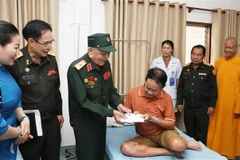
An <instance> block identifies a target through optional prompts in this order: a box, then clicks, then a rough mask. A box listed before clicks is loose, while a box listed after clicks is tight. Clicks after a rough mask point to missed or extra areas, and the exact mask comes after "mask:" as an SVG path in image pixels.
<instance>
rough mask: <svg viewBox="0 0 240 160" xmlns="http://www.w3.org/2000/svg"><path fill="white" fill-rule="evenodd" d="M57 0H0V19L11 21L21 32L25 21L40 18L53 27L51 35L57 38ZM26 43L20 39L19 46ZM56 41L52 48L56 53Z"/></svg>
mask: <svg viewBox="0 0 240 160" xmlns="http://www.w3.org/2000/svg"><path fill="white" fill-rule="evenodd" d="M58 6H59V1H58V0H2V1H0V19H2V20H6V21H8V22H11V23H13V24H14V25H15V26H16V27H17V28H18V29H19V32H20V34H21V32H22V29H23V27H24V26H25V25H26V23H27V22H28V21H30V20H33V19H40V20H43V21H46V22H47V23H49V24H50V25H51V26H52V28H53V32H52V33H53V37H54V39H55V41H56V40H57V39H58V9H59V7H58ZM25 45H26V41H25V40H24V39H23V37H22V40H21V45H20V48H21V47H23V46H25ZM57 48H58V47H57V43H55V45H54V46H53V47H52V50H53V51H54V52H55V53H56V54H57Z"/></svg>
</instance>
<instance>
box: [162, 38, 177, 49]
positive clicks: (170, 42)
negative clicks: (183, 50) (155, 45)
mask: <svg viewBox="0 0 240 160" xmlns="http://www.w3.org/2000/svg"><path fill="white" fill-rule="evenodd" d="M164 44H169V45H170V46H171V47H172V49H174V44H173V42H172V41H171V40H165V41H163V42H162V47H163V45H164Z"/></svg>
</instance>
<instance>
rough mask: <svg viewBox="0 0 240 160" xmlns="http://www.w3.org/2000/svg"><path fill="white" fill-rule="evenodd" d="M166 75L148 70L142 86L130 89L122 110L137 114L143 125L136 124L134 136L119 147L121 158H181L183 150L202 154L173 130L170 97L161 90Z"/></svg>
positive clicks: (196, 144) (199, 148)
mask: <svg viewBox="0 0 240 160" xmlns="http://www.w3.org/2000/svg"><path fill="white" fill-rule="evenodd" d="M166 82H167V74H166V73H165V71H163V70H162V69H160V68H151V69H149V70H148V72H147V75H146V78H145V83H144V84H143V85H141V86H139V87H136V88H132V89H131V90H130V91H129V92H128V94H127V97H126V103H125V106H126V107H128V108H129V109H131V110H132V111H133V113H140V114H141V115H142V118H143V119H144V123H142V122H139V123H135V128H136V132H137V136H136V137H134V138H131V139H129V140H127V141H126V142H124V143H123V144H122V145H121V151H122V153H123V154H125V155H127V156H131V157H149V156H160V155H161V156H166V155H171V156H175V157H180V158H183V157H184V154H183V151H184V150H185V149H187V148H188V149H193V150H201V149H202V148H201V145H200V144H199V143H197V142H196V141H191V140H190V141H187V140H186V139H185V138H183V137H181V136H180V135H179V133H178V132H177V130H175V112H174V107H173V103H172V99H171V96H170V95H169V94H168V93H167V92H166V91H164V90H163V88H164V87H165V85H166Z"/></svg>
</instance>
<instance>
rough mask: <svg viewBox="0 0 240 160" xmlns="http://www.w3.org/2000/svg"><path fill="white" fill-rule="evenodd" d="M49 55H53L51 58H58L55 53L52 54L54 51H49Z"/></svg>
mask: <svg viewBox="0 0 240 160" xmlns="http://www.w3.org/2000/svg"><path fill="white" fill-rule="evenodd" d="M48 55H51V56H54V57H55V56H56V55H55V53H54V52H52V51H49V52H48Z"/></svg>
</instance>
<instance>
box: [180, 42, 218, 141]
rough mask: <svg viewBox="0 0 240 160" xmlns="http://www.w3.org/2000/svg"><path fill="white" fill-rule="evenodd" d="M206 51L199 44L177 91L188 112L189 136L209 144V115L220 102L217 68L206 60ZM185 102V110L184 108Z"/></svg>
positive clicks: (187, 127)
mask: <svg viewBox="0 0 240 160" xmlns="http://www.w3.org/2000/svg"><path fill="white" fill-rule="evenodd" d="M205 53H206V49H205V47H204V46H202V45H196V46H194V47H193V48H192V50H191V63H189V64H186V65H185V66H184V67H183V69H182V72H181V75H180V79H179V84H178V88H177V104H178V109H179V111H180V112H181V113H183V111H184V124H185V126H186V130H187V134H188V135H189V136H191V137H193V138H194V139H195V140H197V141H201V142H202V143H204V144H206V138H207V129H208V121H209V116H211V115H212V114H213V112H214V107H215V104H216V100H217V84H216V83H217V82H216V76H215V75H214V68H213V66H212V65H211V64H209V63H206V62H205V61H203V59H204V57H205ZM183 103H184V107H183Z"/></svg>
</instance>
